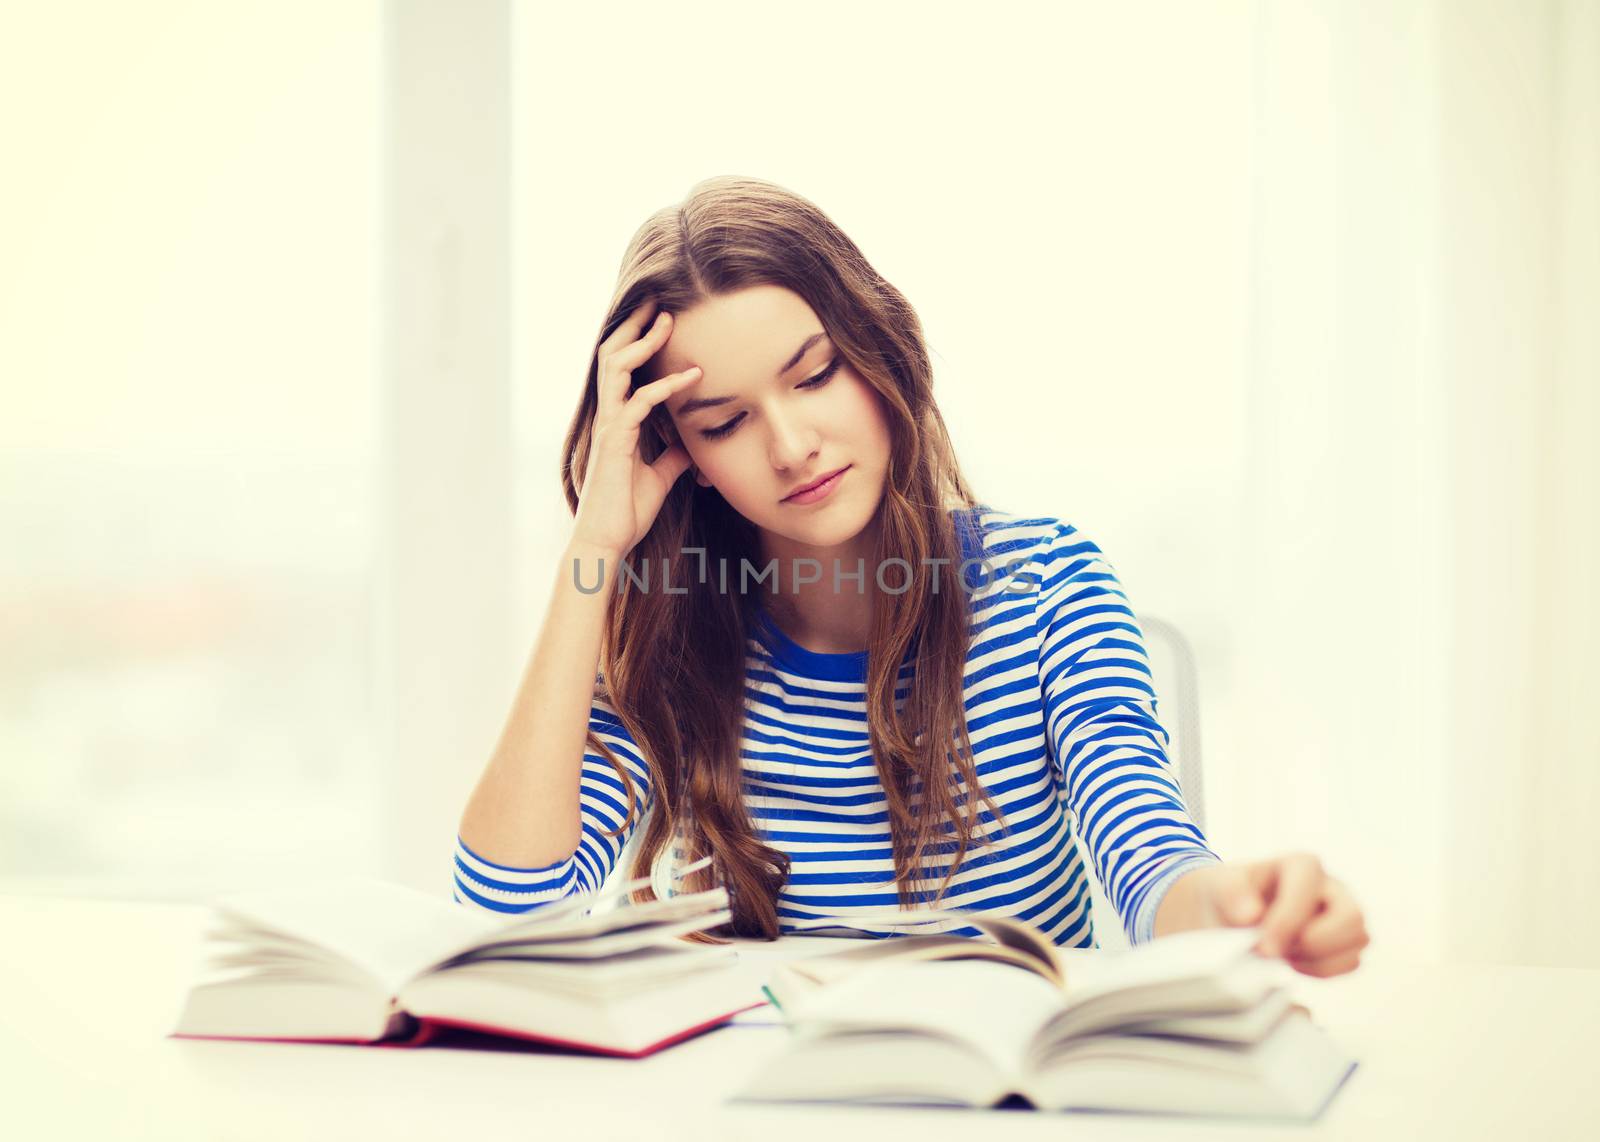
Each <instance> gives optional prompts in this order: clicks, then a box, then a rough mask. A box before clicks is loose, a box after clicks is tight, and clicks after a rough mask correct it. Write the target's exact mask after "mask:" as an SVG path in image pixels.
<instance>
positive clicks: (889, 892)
mask: <svg viewBox="0 0 1600 1142" xmlns="http://www.w3.org/2000/svg"><path fill="white" fill-rule="evenodd" d="M957 523H958V531H959V532H960V533H961V535H962V542H963V554H964V555H965V556H966V557H967V558H968V559H969V560H970V559H980V558H981V559H983V560H984V561H985V562H984V564H983V566H982V567H980V566H979V565H978V564H975V563H973V564H969V565H968V568H969V569H968V571H967V572H966V580H965V581H966V582H967V583H968V585H969V588H968V589H969V591H970V596H971V600H972V620H971V627H970V629H971V631H972V632H973V633H972V639H971V641H970V646H969V650H968V654H967V662H966V690H965V693H966V714H967V727H968V734H969V736H970V738H971V741H972V748H973V753H974V756H975V759H976V762H977V765H976V772H977V775H978V779H979V780H980V781H981V782H982V783H983V784H984V785H985V786H986V787H987V789H988V790H989V792H990V794H991V795H992V796H993V798H994V801H995V804H996V805H997V806H999V808H1000V810H1001V812H1002V813H1003V814H1004V816H1005V818H1006V821H1007V822H1008V823H1009V824H1010V831H1009V833H1007V834H1005V835H999V834H1000V830H999V826H998V824H997V822H995V821H994V820H993V818H992V816H991V815H990V814H989V813H988V812H987V811H985V812H983V813H982V814H981V815H980V817H979V821H980V825H979V827H978V830H977V834H976V836H975V843H974V845H973V846H972V847H970V848H969V849H968V852H967V856H966V860H965V862H964V863H963V865H962V868H961V870H960V871H959V872H958V873H957V874H956V876H955V878H954V879H953V880H952V881H951V883H950V886H949V889H948V890H947V893H946V895H945V897H944V899H943V900H942V901H941V902H940V903H939V905H938V906H939V907H943V908H963V909H980V910H984V911H992V912H998V913H1004V914H1007V915H1012V916H1017V917H1020V918H1022V919H1024V920H1028V921H1031V922H1032V923H1033V924H1035V925H1036V926H1037V927H1039V928H1041V929H1042V930H1043V931H1044V932H1046V933H1047V934H1048V935H1049V936H1050V938H1051V939H1053V940H1054V941H1055V942H1056V943H1057V944H1060V945H1065V946H1070V947H1096V946H1098V945H1097V944H1096V942H1095V938H1094V928H1093V925H1092V923H1091V918H1090V896H1089V887H1088V881H1087V878H1086V870H1085V868H1084V865H1083V861H1082V859H1081V857H1080V853H1079V849H1078V847H1077V845H1076V844H1075V843H1074V838H1075V836H1077V835H1078V834H1079V833H1081V835H1082V837H1083V839H1084V845H1085V848H1086V849H1087V851H1088V852H1089V853H1090V854H1091V857H1092V860H1093V862H1094V866H1095V869H1096V872H1097V873H1098V875H1099V878H1100V883H1101V884H1102V885H1103V886H1104V889H1105V894H1106V896H1107V898H1108V899H1110V901H1111V902H1112V904H1113V905H1114V906H1115V907H1116V909H1117V912H1118V913H1119V916H1120V919H1121V921H1122V924H1123V927H1124V930H1125V931H1126V932H1127V935H1128V939H1129V941H1130V942H1131V943H1133V944H1141V943H1144V942H1146V941H1148V940H1149V939H1151V937H1152V929H1153V926H1154V922H1155V913H1156V909H1157V907H1158V906H1159V904H1160V902H1161V898H1162V895H1163V894H1164V893H1165V891H1166V889H1167V887H1168V886H1169V885H1170V884H1171V882H1172V881H1173V880H1174V879H1176V877H1177V876H1178V874H1180V873H1182V872H1185V871H1187V870H1189V869H1191V868H1194V867H1197V866H1199V865H1201V864H1210V863H1217V862H1219V861H1220V860H1221V858H1220V857H1218V856H1217V854H1216V853H1214V852H1213V851H1212V850H1211V849H1210V848H1209V847H1208V846H1207V844H1206V839H1205V837H1204V836H1203V835H1202V834H1201V832H1200V829H1199V827H1198V826H1196V824H1195V823H1194V821H1192V820H1191V819H1190V817H1189V815H1188V812H1187V809H1186V807H1185V805H1184V801H1183V795H1182V791H1181V789H1180V787H1179V784H1178V777H1177V770H1176V767H1175V766H1174V765H1173V763H1172V762H1171V761H1170V760H1169V759H1168V757H1167V753H1166V747H1167V745H1168V744H1169V739H1168V735H1167V732H1166V731H1165V730H1164V729H1163V728H1162V726H1161V724H1160V722H1159V721H1158V720H1157V716H1156V696H1155V692H1154V689H1153V687H1152V685H1151V674H1150V668H1149V665H1148V661H1147V659H1146V655H1145V650H1144V645H1143V640H1142V634H1141V632H1140V630H1139V627H1138V624H1137V622H1136V621H1135V619H1134V615H1133V611H1132V610H1131V608H1130V607H1129V604H1128V599H1127V596H1126V594H1125V593H1124V592H1123V590H1122V587H1121V585H1120V584H1119V583H1118V581H1117V577H1116V574H1115V572H1114V570H1113V569H1112V567H1111V565H1110V564H1109V563H1108V562H1107V561H1106V559H1105V556H1104V555H1103V553H1102V552H1101V550H1100V548H1099V547H1097V546H1096V545H1095V544H1094V543H1093V542H1092V541H1091V540H1089V539H1087V538H1085V537H1084V535H1083V534H1082V533H1080V532H1079V531H1078V530H1077V529H1076V528H1074V527H1072V526H1071V525H1070V524H1066V523H1063V522H1062V521H1060V520H1058V519H1053V518H1049V517H1035V518H1022V517H1018V516H1014V515H1011V514H1008V513H1005V512H1001V511H998V510H996V509H994V508H992V507H990V506H988V505H986V504H980V505H978V506H977V507H976V508H971V509H968V508H962V509H959V511H958V513H957ZM980 545H981V547H980ZM869 574H870V572H869ZM885 581H886V582H888V583H898V582H900V581H901V580H900V579H899V578H895V577H891V576H888V575H885ZM947 582H950V583H952V585H954V582H955V581H953V580H947ZM746 647H747V656H746V687H745V694H746V703H745V717H744V730H743V746H742V750H741V756H742V759H743V768H744V782H745V803H746V804H747V806H748V807H749V813H750V819H751V822H752V824H753V825H754V827H755V828H756V830H757V831H758V833H759V834H760V835H761V839H762V840H763V842H764V843H766V844H768V845H771V846H773V847H774V848H777V849H780V850H782V851H783V852H785V853H787V854H788V855H789V857H790V859H791V862H792V863H791V866H790V875H789V879H788V882H787V884H786V885H785V886H784V888H783V890H782V892H781V894H780V896H779V899H778V918H779V926H780V929H782V930H784V931H789V930H793V929H792V928H791V927H790V926H791V925H792V924H793V923H794V922H795V921H797V920H799V919H801V918H806V917H817V916H843V917H846V918H848V917H849V916H850V914H851V913H852V912H863V911H867V910H878V909H882V908H885V907H888V908H894V907H896V906H897V905H898V902H899V898H898V896H897V895H896V892H895V889H894V884H893V879H894V861H893V857H892V853H891V848H890V839H889V824H888V822H889V817H888V808H887V805H886V802H885V799H884V795H883V786H882V783H881V781H880V779H879V777H878V773H877V770H876V768H875V766H874V762H873V758H872V754H871V752H870V750H869V747H868V738H867V722H866V701H865V695H866V681H865V680H866V669H867V654H866V652H865V651H860V652H856V653H850V654H823V653H818V652H816V651H811V650H807V649H806V648H804V647H802V646H800V645H799V644H798V643H796V642H794V641H793V640H792V639H790V638H789V637H788V636H787V635H785V634H784V633H783V631H782V630H780V629H779V628H778V626H777V625H776V623H774V622H773V621H772V619H771V617H770V615H769V614H768V613H767V611H766V610H765V608H764V607H758V609H757V622H756V624H755V626H754V629H753V631H752V632H751V637H750V638H749V639H748V641H747V643H746ZM909 672H910V659H909V656H908V659H907V663H906V664H905V665H904V666H902V670H901V678H902V679H906V678H907V677H909ZM902 693H903V691H902ZM590 725H591V727H592V728H593V729H594V730H595V731H596V733H597V734H598V736H599V737H600V738H601V739H602V740H604V741H605V742H606V744H607V745H609V746H610V747H611V748H612V749H613V750H614V751H615V752H616V754H617V756H618V757H619V758H620V759H621V760H622V761H623V762H624V764H626V765H627V766H628V769H629V771H630V773H631V774H632V776H633V779H634V781H635V782H636V783H637V789H638V790H640V791H642V796H643V797H644V799H645V800H644V803H645V805H646V807H648V806H649V805H650V804H651V803H652V800H653V799H652V795H651V792H650V777H649V772H648V770H647V769H646V767H645V765H644V763H643V761H642V760H641V759H640V755H639V750H638V747H637V746H636V744H635V743H634V741H633V739H632V737H631V735H629V733H628V731H627V730H626V728H624V726H623V724H622V722H621V721H620V720H619V719H618V718H617V716H616V712H615V710H614V709H612V708H611V707H610V706H608V705H606V704H605V703H604V702H602V701H600V700H599V699H596V700H595V703H594V706H593V708H592V710H591V715H590ZM581 780H582V790H581V807H582V818H583V823H582V839H581V841H580V843H579V846H578V850H577V851H576V852H575V853H573V854H572V855H571V856H570V857H568V858H567V859H565V860H562V861H558V862H557V863H555V864H551V865H547V866H545V867H542V868H512V867H508V866H506V865H501V864H496V863H495V862H493V861H489V860H485V859H483V858H482V857H480V856H478V855H477V854H475V853H473V852H472V850H470V849H469V848H467V846H466V845H465V844H464V843H462V842H461V840H460V838H459V837H458V838H457V841H456V852H455V898H456V900H457V901H459V902H460V903H462V904H463V905H465V906H468V907H472V908H476V909H486V910H490V911H493V912H497V913H507V912H526V911H529V910H531V909H534V908H537V907H539V905H540V904H541V903H545V902H547V901H551V900H555V899H559V898H561V897H563V896H568V895H571V894H573V893H575V892H587V891H593V890H595V889H596V888H598V886H599V885H600V883H601V882H602V881H603V880H604V879H605V878H606V876H607V875H608V874H609V873H610V872H611V870H612V868H613V867H614V866H615V865H616V863H617V857H618V854H619V852H620V851H621V848H622V846H623V844H624V843H625V842H626V840H627V838H628V836H629V835H631V830H630V831H629V832H626V833H623V834H621V835H619V836H616V837H608V836H606V835H604V831H605V830H606V829H609V828H615V827H616V825H617V824H618V823H620V822H621V820H622V819H623V817H624V815H625V813H624V804H623V799H622V798H623V790H622V783H621V782H620V781H618V780H617V777H616V774H615V773H614V772H613V771H612V769H611V766H610V765H609V764H608V763H607V762H606V761H605V759H604V758H602V757H601V756H600V755H599V754H597V753H593V752H588V753H586V754H585V759H584V764H583V767H582V778H581ZM637 827H638V825H637V823H636V824H635V826H634V828H635V829H637ZM991 833H992V834H994V835H995V836H994V843H993V844H992V845H985V844H983V841H984V840H985V839H987V838H988V837H989V836H990V834H991ZM937 843H938V839H937V838H936V839H935V844H937ZM945 859H947V858H939V860H940V863H932V862H930V863H929V864H928V865H926V866H925V868H927V869H928V870H929V871H930V872H932V873H934V874H935V875H936V879H935V880H934V881H933V882H932V883H933V884H934V885H937V883H938V880H939V879H942V877H943V875H944V872H945V870H946V867H947V865H946V864H945V863H942V861H943V860H945ZM952 930H954V931H957V932H962V933H965V934H969V935H970V934H975V932H976V930H975V929H970V928H964V929H963V928H957V929H952ZM825 931H831V929H825ZM846 931H848V932H849V934H856V935H860V934H868V935H893V934H895V933H894V931H893V930H886V929H882V928H877V929H875V928H874V927H873V926H872V925H870V924H867V923H862V924H860V925H857V926H854V927H852V928H850V929H843V928H841V929H840V930H839V934H844V933H845V932H846ZM811 934H816V930H814V929H813V930H812V932H811Z"/></svg>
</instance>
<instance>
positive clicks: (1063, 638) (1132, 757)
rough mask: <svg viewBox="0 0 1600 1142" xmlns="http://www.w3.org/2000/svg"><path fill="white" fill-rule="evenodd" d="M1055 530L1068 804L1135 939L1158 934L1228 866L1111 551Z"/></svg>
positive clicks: (1048, 562) (1054, 742)
mask: <svg viewBox="0 0 1600 1142" xmlns="http://www.w3.org/2000/svg"><path fill="white" fill-rule="evenodd" d="M1052 523H1053V524H1054V527H1055V531H1054V534H1052V535H1051V536H1050V537H1049V539H1048V541H1047V542H1046V544H1045V546H1044V548H1043V549H1042V550H1041V552H1040V553H1039V555H1038V556H1037V557H1036V559H1035V561H1034V566H1035V567H1036V568H1037V571H1038V573H1039V577H1040V582H1039V596H1038V603H1037V607H1036V611H1035V622H1036V624H1037V629H1038V635H1039V676H1040V686H1041V689H1042V692H1043V700H1044V709H1045V724H1046V729H1047V733H1048V737H1049V742H1050V745H1051V748H1052V751H1053V753H1054V755H1055V760H1056V763H1057V764H1058V765H1059V766H1060V767H1061V768H1062V771H1063V775H1064V777H1065V781H1066V787H1067V800H1068V803H1069V805H1070V806H1071V808H1072V811H1073V814H1074V816H1075V817H1076V818H1077V822H1078V828H1079V831H1080V832H1081V834H1082V836H1083V838H1084V842H1085V845H1086V847H1087V848H1088V850H1089V853H1090V854H1091V857H1092V859H1093V860H1094V864H1095V868H1096V871H1097V872H1098V874H1099V877H1100V882H1101V884H1102V885H1104V886H1105V890H1106V895H1107V896H1108V897H1109V898H1110V899H1111V902H1112V904H1113V905H1115V907H1116V909H1117V913H1118V915H1119V916H1120V918H1121V920H1122V923H1123V928H1124V930H1125V931H1126V933H1127V936H1128V939H1129V942H1130V943H1133V944H1141V943H1145V942H1147V941H1148V940H1150V939H1152V938H1154V937H1153V930H1154V926H1155V917H1156V914H1157V911H1158V909H1160V907H1161V905H1162V903H1163V899H1164V897H1165V896H1166V894H1167V892H1168V890H1169V889H1170V888H1172V887H1173V886H1175V885H1177V884H1181V883H1182V881H1183V877H1184V874H1185V872H1186V871H1187V870H1192V869H1194V868H1197V867H1201V866H1205V865H1216V864H1220V863H1221V859H1222V858H1221V857H1219V856H1217V854H1216V853H1214V852H1212V851H1211V849H1210V848H1209V847H1208V846H1207V845H1206V841H1205V837H1204V836H1203V835H1202V834H1201V831H1200V827H1199V826H1198V825H1196V824H1195V822H1194V820H1193V819H1192V818H1191V817H1190V816H1189V812H1188V809H1187V807H1186V806H1185V804H1184V800H1183V793H1182V789H1181V787H1180V785H1179V783H1178V775H1177V771H1176V769H1175V768H1174V767H1173V765H1172V764H1171V763H1170V762H1169V761H1168V759H1167V753H1166V747H1167V744H1168V735H1167V732H1166V730H1165V729H1164V728H1163V727H1162V725H1161V723H1160V722H1159V721H1158V720H1157V718H1156V715H1155V690H1154V687H1153V686H1152V684H1151V671H1150V666H1149V661H1148V657H1147V655H1146V653H1145V649H1144V643H1143V639H1142V636H1141V632H1140V630H1139V627H1138V624H1137V622H1136V621H1135V618H1134V613H1133V609H1132V607H1131V606H1130V605H1129V603H1128V599H1127V596H1126V594H1125V593H1124V592H1123V590H1122V586H1121V584H1120V583H1119V582H1118V580H1117V577H1116V574H1115V572H1114V571H1113V570H1112V568H1111V566H1110V564H1109V563H1107V562H1106V561H1105V559H1104V556H1103V555H1102V553H1101V551H1100V549H1099V547H1097V546H1096V545H1095V544H1094V543H1093V542H1092V541H1090V540H1089V539H1087V538H1086V537H1085V536H1084V535H1083V534H1082V533H1080V532H1078V531H1077V530H1076V529H1075V528H1073V527H1071V526H1070V525H1067V524H1064V523H1061V522H1060V521H1052Z"/></svg>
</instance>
